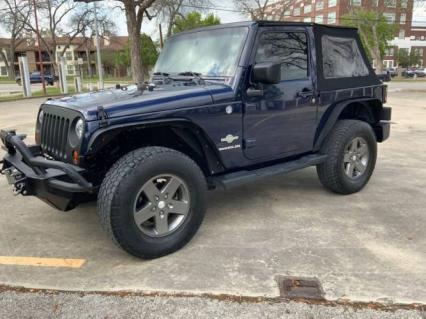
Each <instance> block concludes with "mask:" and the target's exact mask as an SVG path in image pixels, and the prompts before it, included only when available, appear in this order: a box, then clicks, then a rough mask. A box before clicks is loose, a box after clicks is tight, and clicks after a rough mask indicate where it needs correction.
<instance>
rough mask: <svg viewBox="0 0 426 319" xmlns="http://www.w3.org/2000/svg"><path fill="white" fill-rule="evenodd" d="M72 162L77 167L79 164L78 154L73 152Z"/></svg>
mask: <svg viewBox="0 0 426 319" xmlns="http://www.w3.org/2000/svg"><path fill="white" fill-rule="evenodd" d="M72 162H73V163H74V164H75V165H78V164H79V163H80V155H79V154H78V151H75V150H74V151H73V152H72Z"/></svg>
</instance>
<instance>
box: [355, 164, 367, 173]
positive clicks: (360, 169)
mask: <svg viewBox="0 0 426 319" xmlns="http://www.w3.org/2000/svg"><path fill="white" fill-rule="evenodd" d="M355 167H356V169H357V170H358V172H360V174H362V173H363V172H364V170H365V165H364V163H362V162H361V161H356V162H355Z"/></svg>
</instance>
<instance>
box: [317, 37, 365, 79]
mask: <svg viewBox="0 0 426 319" xmlns="http://www.w3.org/2000/svg"><path fill="white" fill-rule="evenodd" d="M321 44H322V56H323V58H322V60H323V72H324V78H325V79H336V78H349V77H358V76H367V75H369V72H368V68H367V66H366V65H365V62H364V59H363V57H362V55H361V52H360V50H359V48H358V43H357V41H356V39H354V38H341V37H334V36H328V35H324V36H322V38H321Z"/></svg>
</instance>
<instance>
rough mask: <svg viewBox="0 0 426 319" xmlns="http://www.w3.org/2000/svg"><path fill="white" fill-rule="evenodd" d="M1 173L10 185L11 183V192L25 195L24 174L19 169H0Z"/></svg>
mask: <svg viewBox="0 0 426 319" xmlns="http://www.w3.org/2000/svg"><path fill="white" fill-rule="evenodd" d="M1 174H2V175H5V176H6V179H7V181H8V183H9V184H10V185H13V189H12V191H13V194H14V195H15V196H16V195H19V194H22V195H26V194H27V190H26V187H25V186H26V183H25V180H26V177H25V175H24V174H22V173H21V172H20V171H18V170H17V169H16V168H13V167H10V168H6V169H3V170H1Z"/></svg>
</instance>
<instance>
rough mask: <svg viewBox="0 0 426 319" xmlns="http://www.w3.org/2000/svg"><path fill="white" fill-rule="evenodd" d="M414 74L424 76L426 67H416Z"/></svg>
mask: <svg viewBox="0 0 426 319" xmlns="http://www.w3.org/2000/svg"><path fill="white" fill-rule="evenodd" d="M414 74H415V75H417V76H418V77H420V78H423V77H425V76H426V69H425V68H421V69H416V70H415V71H414Z"/></svg>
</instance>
